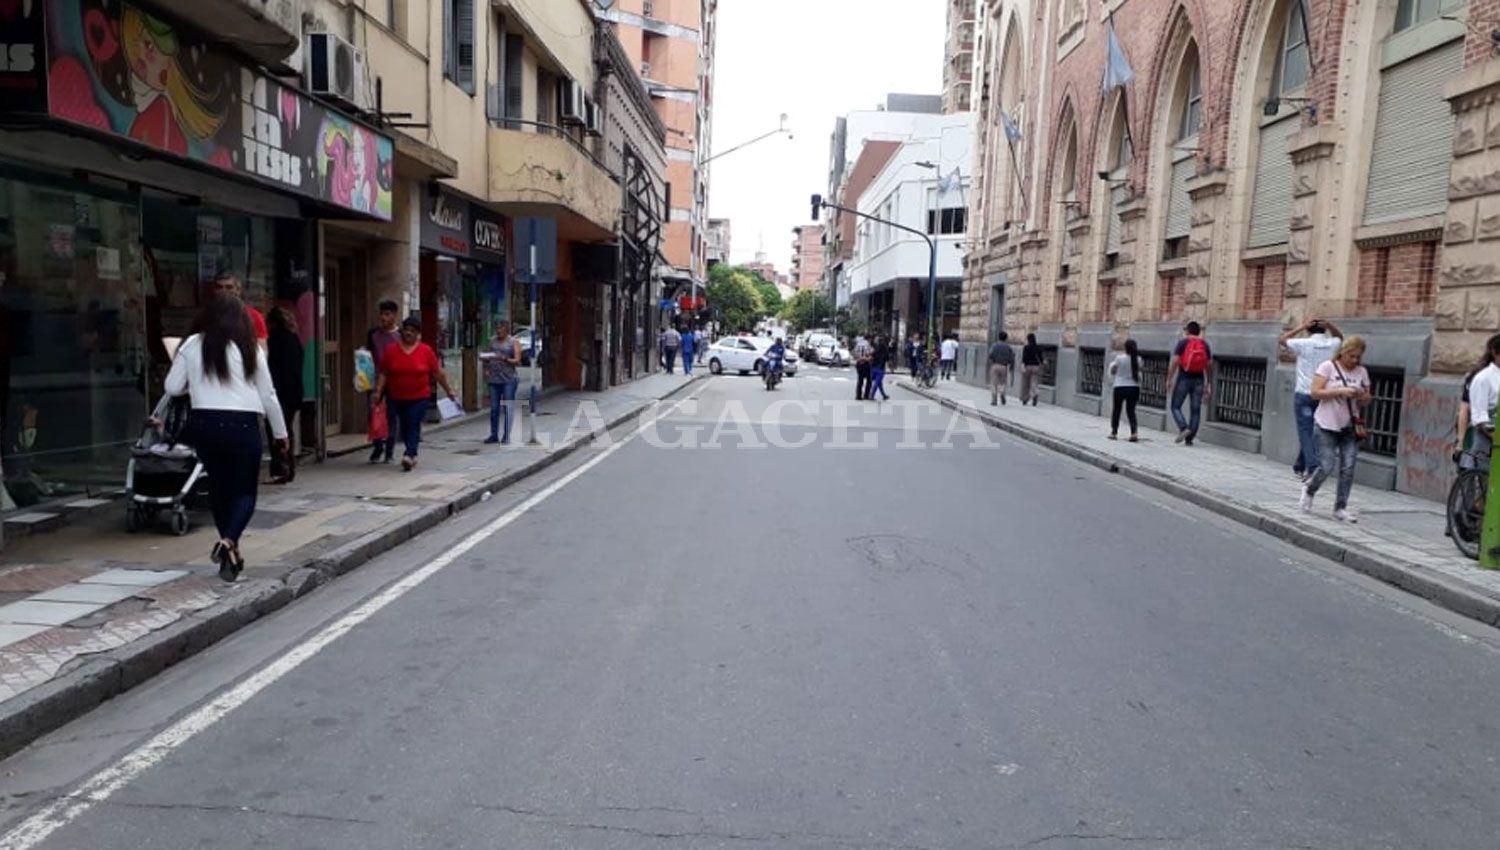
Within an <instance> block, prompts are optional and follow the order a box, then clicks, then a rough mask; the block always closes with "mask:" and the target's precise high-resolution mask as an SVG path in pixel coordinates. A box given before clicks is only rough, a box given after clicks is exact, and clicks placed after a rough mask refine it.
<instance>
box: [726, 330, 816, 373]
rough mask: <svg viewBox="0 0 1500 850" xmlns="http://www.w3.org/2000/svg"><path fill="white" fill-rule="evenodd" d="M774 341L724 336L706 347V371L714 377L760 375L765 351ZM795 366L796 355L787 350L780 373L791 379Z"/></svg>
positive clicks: (796, 363)
mask: <svg viewBox="0 0 1500 850" xmlns="http://www.w3.org/2000/svg"><path fill="white" fill-rule="evenodd" d="M774 341H775V340H770V339H767V338H765V337H761V336H726V337H724V338H723V339H721V340H719V341H718V342H716V343H714V344H713V345H710V346H709V347H708V371H710V372H712V373H714V374H715V375H719V374H722V373H724V372H738V373H740V374H741V375H748V374H750V373H751V372H754V373H756V374H760V367H761V365H762V364H763V363H764V362H765V353H766V349H768V348H770V347H771V343H772V342H774ZM797 366H798V358H797V355H796V354H794V353H792V352H791V351H790V350H788V351H787V353H786V357H785V358H783V359H782V364H781V370H782V373H783V374H785V375H786V376H787V377H791V376H793V375H795V374H797Z"/></svg>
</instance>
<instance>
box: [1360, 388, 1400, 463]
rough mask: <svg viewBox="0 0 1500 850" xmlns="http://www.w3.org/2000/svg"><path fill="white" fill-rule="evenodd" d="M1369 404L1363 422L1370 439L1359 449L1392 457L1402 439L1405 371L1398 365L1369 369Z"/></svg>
mask: <svg viewBox="0 0 1500 850" xmlns="http://www.w3.org/2000/svg"><path fill="white" fill-rule="evenodd" d="M1369 372H1370V396H1371V399H1370V406H1369V407H1367V408H1365V425H1366V427H1368V428H1369V429H1370V439H1369V441H1368V442H1367V443H1366V444H1365V445H1364V447H1363V448H1362V449H1361V451H1365V452H1369V453H1371V454H1377V455H1385V456H1386V457H1395V456H1396V448H1397V446H1399V445H1400V441H1401V400H1402V398H1403V397H1405V395H1406V373H1404V372H1402V371H1400V370H1399V369H1370V370H1369Z"/></svg>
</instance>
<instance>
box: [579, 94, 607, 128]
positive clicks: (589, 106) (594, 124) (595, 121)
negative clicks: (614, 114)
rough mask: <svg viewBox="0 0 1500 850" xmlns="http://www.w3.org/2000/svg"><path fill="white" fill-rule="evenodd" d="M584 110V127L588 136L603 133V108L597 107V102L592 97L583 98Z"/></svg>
mask: <svg viewBox="0 0 1500 850" xmlns="http://www.w3.org/2000/svg"><path fill="white" fill-rule="evenodd" d="M584 112H585V113H586V114H585V116H584V127H585V128H586V129H587V130H588V134H589V135H590V136H602V135H604V110H603V109H600V108H599V104H598V103H596V102H595V101H594V99H593V98H587V99H585V100H584Z"/></svg>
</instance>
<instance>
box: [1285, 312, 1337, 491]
mask: <svg viewBox="0 0 1500 850" xmlns="http://www.w3.org/2000/svg"><path fill="white" fill-rule="evenodd" d="M1304 332H1305V333H1306V334H1307V336H1306V337H1304V338H1301V339H1293V337H1295V336H1297V335H1298V334H1301V333H1304ZM1343 339H1344V334H1343V332H1342V331H1340V330H1339V329H1338V328H1336V327H1334V325H1333V323H1332V322H1330V321H1328V320H1327V319H1318V318H1309V319H1308V320H1307V321H1305V322H1303V323H1302V324H1300V325H1298V326H1297V327H1295V328H1292V329H1291V330H1289V331H1287V332H1286V333H1284V334H1282V335H1281V339H1280V340H1278V341H1279V342H1280V344H1281V345H1284V346H1286V348H1287V350H1288V351H1290V352H1292V353H1293V354H1295V355H1296V356H1297V386H1296V389H1295V391H1294V392H1293V394H1292V413H1293V416H1294V417H1295V418H1296V422H1297V446H1298V452H1297V460H1296V462H1295V463H1293V464H1292V472H1293V473H1294V474H1296V476H1297V477H1298V478H1299V479H1301V480H1303V481H1306V480H1307V479H1309V478H1311V477H1312V476H1313V473H1315V472H1317V471H1318V431H1317V426H1316V425H1315V424H1314V421H1313V420H1314V414H1315V413H1316V411H1317V409H1318V401H1317V399H1314V398H1313V397H1312V383H1313V373H1314V372H1315V371H1316V370H1317V368H1318V367H1319V366H1321V365H1322V364H1324V363H1326V362H1328V361H1329V360H1331V359H1333V355H1334V354H1335V353H1337V352H1338V350H1339V344H1340V343H1341V342H1342V340H1343Z"/></svg>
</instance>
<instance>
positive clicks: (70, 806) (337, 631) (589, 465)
mask: <svg viewBox="0 0 1500 850" xmlns="http://www.w3.org/2000/svg"><path fill="white" fill-rule="evenodd" d="M700 391H701V390H700ZM697 394H698V393H697V392H694V393H692V394H691V395H689V396H688V397H686V398H684V399H682V400H681V401H679V402H677V403H676V404H674V405H672V407H671V408H670V409H668V410H667V411H665V412H659V413H658V414H657V415H656V416H654V417H652V418H651V419H649V420H647V421H646V422H645V423H643V424H642V425H641V426H640V427H639V428H637V429H636V430H635V431H633V432H631V434H630V436H628V437H626V438H625V439H623V440H620V441H619V442H617V443H613V444H611V445H610V446H608V447H607V448H604V449H602V450H600V452H599V454H598V455H596V456H595V457H593V458H590V459H589V460H588V461H587V462H585V463H584V464H582V465H581V466H579V467H578V468H577V469H575V470H573V471H572V472H569V473H568V474H567V475H564V476H563V477H561V478H559V479H557V480H556V481H554V482H552V483H551V484H549V485H547V486H546V487H544V488H542V489H541V490H539V491H537V492H536V494H534V495H532V496H531V497H530V498H528V499H526V500H525V501H523V502H521V503H520V504H519V505H516V506H515V507H514V508H511V509H510V510H509V511H506V512H505V513H504V514H502V515H501V516H499V517H497V518H496V519H494V520H492V521H491V522H490V523H489V524H488V525H485V526H484V527H483V528H481V529H479V530H478V531H475V532H474V533H473V534H470V535H469V536H468V537H466V538H464V539H463V540H462V541H460V542H459V543H458V545H456V546H454V547H453V548H451V549H449V550H448V551H447V552H444V553H443V554H442V555H439V556H438V557H437V558H434V559H433V560H432V561H431V562H429V563H428V564H426V565H425V566H423V567H421V568H419V569H417V570H414V571H412V572H410V573H408V574H407V575H406V576H404V577H402V578H401V579H400V580H399V581H397V582H396V583H395V584H392V585H391V586H390V587H388V588H386V589H385V590H383V591H381V592H380V593H378V594H376V595H375V596H373V597H371V598H370V599H368V600H366V601H365V602H364V603H362V604H361V605H359V607H357V608H355V609H354V610H352V611H350V612H349V613H347V614H345V615H344V616H342V617H340V618H339V619H338V620H336V621H334V622H333V623H331V624H330V625H328V626H327V627H326V628H324V629H323V630H322V631H320V632H318V633H317V634H316V635H313V636H312V637H311V638H308V639H307V640H306V641H304V642H303V643H301V644H299V645H298V646H295V647H293V648H292V649H290V650H288V651H287V652H286V654H284V655H282V656H281V657H280V658H277V659H276V660H275V661H272V662H271V663H270V664H268V665H266V666H265V667H263V668H261V669H260V670H259V671H258V672H256V673H254V674H252V675H251V676H250V677H249V678H247V679H245V680H244V681H243V682H241V683H239V684H238V685H236V686H234V687H233V688H231V689H230V690H228V691H226V692H225V693H223V694H222V695H220V696H218V697H217V698H215V699H214V700H213V701H212V702H210V703H208V704H207V705H205V706H203V707H202V708H199V709H198V710H196V711H194V712H193V713H191V714H189V715H188V716H186V717H184V718H183V719H181V720H179V721H177V722H176V723H174V724H172V725H171V726H169V727H167V729H165V730H163V731H162V732H160V733H158V734H157V735H156V737H154V738H152V739H151V740H149V741H147V742H146V743H144V744H142V745H141V746H140V747H138V748H136V749H135V750H133V751H132V752H130V753H128V754H126V755H125V756H124V757H122V758H121V759H120V760H119V761H117V762H115V763H114V764H112V765H110V766H109V767H106V768H104V769H103V770H101V771H99V772H98V773H96V774H94V775H93V776H92V777H90V778H89V779H87V780H85V781H84V782H83V783H82V784H81V785H79V786H78V787H77V788H75V789H74V790H72V791H70V792H69V793H67V794H65V795H64V796H62V797H60V798H58V799H57V800H54V801H53V802H51V803H49V804H47V806H46V807H44V808H43V809H41V810H40V811H38V812H37V813H36V814H33V815H32V816H30V817H28V818H27V819H26V820H24V821H22V822H21V823H20V824H18V825H17V826H16V827H15V828H14V829H12V830H11V831H10V832H8V833H6V834H5V836H4V837H3V838H0V850H31V848H34V847H37V846H38V845H40V844H41V843H42V842H43V841H46V840H47V838H48V837H49V836H51V835H52V833H54V832H56V831H57V830H59V829H61V828H63V827H64V826H67V825H68V824H69V823H72V822H73V821H75V820H77V819H78V818H79V817H81V816H82V815H84V814H85V813H86V812H88V811H89V809H91V808H93V807H94V805H95V804H96V803H102V802H104V801H106V800H108V799H109V798H110V796H111V795H113V794H114V793H115V792H116V791H119V790H120V789H121V788H123V787H125V786H126V785H128V784H129V783H130V782H131V781H133V780H134V779H135V778H136V777H138V776H140V775H141V774H142V773H145V772H146V771H147V770H149V769H150V768H151V767H153V766H154V765H156V764H158V763H159V762H161V761H162V760H163V759H165V758H166V757H167V756H169V755H171V754H172V752H173V751H174V750H176V749H177V748H178V747H181V746H182V745H183V744H185V743H187V742H188V740H189V739H191V738H192V737H193V736H194V735H196V734H198V733H199V732H202V731H203V730H205V729H207V728H209V727H210V726H213V725H214V724H215V723H217V722H219V721H220V720H222V719H224V717H225V715H227V714H229V712H231V711H234V710H235V709H236V708H239V707H240V706H242V705H244V704H245V703H247V702H249V701H250V700H251V699H252V698H253V697H254V696H255V695H256V694H258V693H260V692H261V691H263V690H265V689H266V688H267V687H269V686H270V685H272V684H273V683H275V682H276V681H277V680H278V679H280V678H281V677H283V676H285V675H286V674H288V673H290V672H292V671H293V670H295V669H297V667H299V666H300V665H301V664H302V663H303V662H304V661H307V660H308V659H309V658H312V657H313V656H314V655H317V654H318V652H319V651H321V650H322V649H324V648H325V647H327V646H328V645H329V644H331V643H333V642H334V641H336V640H338V639H339V638H341V637H343V636H344V635H345V634H347V633H348V632H350V631H351V630H352V629H354V627H355V626H358V625H359V624H361V623H363V622H365V621H366V620H368V619H370V618H371V617H373V616H374V615H375V614H376V612H378V611H380V609H382V608H384V607H385V606H387V605H389V604H391V603H392V602H395V601H396V600H397V599H400V598H401V597H402V596H405V595H406V594H407V593H409V592H411V591H412V590H414V589H415V588H416V587H417V586H418V585H420V584H421V583H422V582H424V581H426V580H427V579H429V578H431V577H432V576H433V575H435V574H437V572H438V571H439V570H441V569H443V568H444V567H446V566H448V565H449V564H451V563H453V562H454V561H455V560H457V559H458V558H460V557H462V556H463V555H464V554H465V553H467V552H468V551H469V550H470V549H473V548H474V547H475V546H478V545H479V544H480V543H481V542H483V541H484V540H485V539H486V538H488V537H490V536H491V535H493V534H494V533H495V532H497V531H499V530H501V529H503V528H505V527H506V526H508V525H510V524H511V523H513V522H515V521H516V520H517V519H519V518H521V517H522V516H524V515H525V514H526V512H528V511H530V510H531V509H532V508H534V507H536V506H537V505H539V504H541V503H542V502H544V501H546V500H547V499H548V498H549V497H550V496H552V495H553V494H554V493H556V492H557V491H559V490H561V489H562V488H564V487H566V486H567V485H568V484H569V483H571V482H572V481H574V480H576V479H577V478H579V477H580V476H582V475H584V474H585V473H587V472H588V471H589V470H591V469H593V468H594V467H595V466H598V465H599V464H600V463H602V462H604V459H605V458H607V457H609V456H610V455H612V454H614V453H615V452H617V451H619V450H620V449H621V448H623V447H624V446H625V445H626V444H627V443H629V442H630V441H631V440H634V439H635V438H636V437H638V436H640V435H641V433H642V432H644V431H645V430H646V429H647V428H650V427H652V426H653V425H655V424H656V422H657V421H659V420H661V419H664V418H666V417H667V416H670V415H671V414H673V413H675V412H676V411H677V410H678V409H679V408H680V407H682V405H684V404H686V403H687V402H688V401H690V400H693V399H694V398H695V397H696V396H697Z"/></svg>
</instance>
